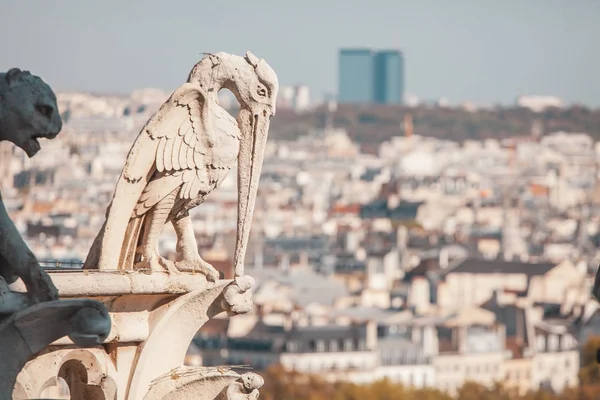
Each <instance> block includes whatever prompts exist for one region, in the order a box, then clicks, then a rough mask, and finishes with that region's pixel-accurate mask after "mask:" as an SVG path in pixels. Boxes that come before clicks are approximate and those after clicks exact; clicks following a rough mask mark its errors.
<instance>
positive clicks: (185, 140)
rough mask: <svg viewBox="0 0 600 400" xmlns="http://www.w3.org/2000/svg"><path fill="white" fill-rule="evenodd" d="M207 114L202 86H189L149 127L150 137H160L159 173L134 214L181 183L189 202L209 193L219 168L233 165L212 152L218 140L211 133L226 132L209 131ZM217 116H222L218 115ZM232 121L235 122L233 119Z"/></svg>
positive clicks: (183, 196)
mask: <svg viewBox="0 0 600 400" xmlns="http://www.w3.org/2000/svg"><path fill="white" fill-rule="evenodd" d="M207 116H208V113H207V108H206V100H205V98H204V95H203V94H202V92H201V91H200V90H199V89H190V90H189V91H188V92H187V93H185V94H183V95H181V97H180V98H179V99H177V100H175V101H174V104H173V106H172V108H171V109H170V110H169V112H168V113H167V114H166V115H164V118H163V119H162V120H160V121H157V124H156V125H155V126H154V127H153V128H152V129H148V133H149V135H150V137H151V138H152V139H154V140H157V141H158V144H157V147H156V156H155V157H156V173H155V174H154V176H153V177H152V178H151V181H150V182H149V183H148V185H147V186H146V187H145V188H144V190H143V192H142V195H141V197H140V199H139V201H138V204H137V206H136V209H135V213H134V214H135V215H138V216H141V215H143V214H144V213H146V212H147V211H148V210H149V209H150V208H152V207H153V206H154V205H156V204H157V203H158V202H160V201H161V200H162V199H163V198H165V197H166V196H167V195H169V193H171V192H172V191H173V190H175V189H177V188H178V187H179V188H180V189H179V192H178V195H177V197H178V198H179V199H183V200H187V201H188V202H189V201H191V200H192V199H194V198H196V197H197V196H198V195H201V194H206V193H208V192H209V191H210V190H212V189H213V188H214V186H215V185H216V184H217V182H218V181H219V179H221V178H222V177H223V176H224V175H223V173H222V172H217V171H216V170H219V171H222V170H229V169H230V166H229V165H225V164H224V165H220V164H221V163H222V162H219V158H218V157H215V154H214V153H213V151H214V150H213V149H214V148H216V147H217V145H218V143H215V140H216V139H215V138H214V137H213V136H212V135H214V134H216V135H219V134H222V133H224V132H221V131H222V129H217V131H216V132H212V133H211V132H208V131H207V129H206V126H207V120H206V118H207ZM214 117H215V118H219V119H221V118H220V116H219V115H215V116H214ZM231 122H232V123H233V124H236V122H235V120H233V119H232V121H231ZM221 140H222V139H221ZM174 211H175V210H174Z"/></svg>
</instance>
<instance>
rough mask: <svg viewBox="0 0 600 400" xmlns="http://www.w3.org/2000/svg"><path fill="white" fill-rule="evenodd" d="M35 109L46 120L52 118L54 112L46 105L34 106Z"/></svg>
mask: <svg viewBox="0 0 600 400" xmlns="http://www.w3.org/2000/svg"><path fill="white" fill-rule="evenodd" d="M35 109H36V110H37V112H39V113H40V114H42V115H43V116H44V117H46V118H50V117H52V113H53V112H54V109H53V108H52V107H51V106H49V105H46V104H36V105H35Z"/></svg>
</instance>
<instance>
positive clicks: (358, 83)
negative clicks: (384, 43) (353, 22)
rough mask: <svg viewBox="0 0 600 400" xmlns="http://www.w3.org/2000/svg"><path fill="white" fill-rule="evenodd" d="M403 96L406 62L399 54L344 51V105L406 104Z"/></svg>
mask: <svg viewBox="0 0 600 400" xmlns="http://www.w3.org/2000/svg"><path fill="white" fill-rule="evenodd" d="M403 94H404V59H403V56H402V53H401V52H400V51H399V50H382V51H375V50H372V49H341V50H340V53H339V91H338V101H339V102H340V103H375V104H402V100H403Z"/></svg>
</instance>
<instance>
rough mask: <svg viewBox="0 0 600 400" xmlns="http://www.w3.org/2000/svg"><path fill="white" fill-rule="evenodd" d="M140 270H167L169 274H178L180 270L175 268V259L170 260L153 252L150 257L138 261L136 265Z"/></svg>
mask: <svg viewBox="0 0 600 400" xmlns="http://www.w3.org/2000/svg"><path fill="white" fill-rule="evenodd" d="M134 268H135V269H138V270H150V271H165V270H166V271H167V272H168V273H169V274H178V273H179V270H178V269H177V268H175V264H174V263H173V261H169V260H167V259H166V258H164V257H161V256H160V255H158V254H153V255H151V256H150V257H147V258H145V259H144V260H142V261H140V262H138V263H137V264H135V266H134Z"/></svg>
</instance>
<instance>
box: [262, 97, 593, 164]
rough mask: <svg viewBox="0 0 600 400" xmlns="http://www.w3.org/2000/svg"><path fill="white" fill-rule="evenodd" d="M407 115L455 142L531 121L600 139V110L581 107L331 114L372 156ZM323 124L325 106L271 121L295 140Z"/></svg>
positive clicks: (370, 109)
mask: <svg viewBox="0 0 600 400" xmlns="http://www.w3.org/2000/svg"><path fill="white" fill-rule="evenodd" d="M405 114H410V115H411V116H412V117H413V121H414V133H416V134H419V135H423V136H432V137H438V138H444V139H450V140H457V141H463V140H466V139H488V138H495V139H504V138H508V137H514V136H525V135H529V134H530V133H531V128H532V124H533V121H539V122H541V123H542V126H543V129H544V131H545V132H546V133H551V132H557V131H565V132H587V133H589V134H590V135H591V136H592V137H593V138H594V139H596V140H599V139H600V109H596V110H590V109H588V108H586V107H581V106H572V107H569V108H562V109H559V108H548V109H546V110H545V111H543V112H541V113H534V112H533V111H531V110H528V109H526V108H520V107H503V108H500V107H496V108H494V109H488V110H476V111H467V110H464V109H462V108H442V107H435V106H418V107H414V108H409V107H402V106H383V105H370V106H369V105H349V104H346V105H343V104H342V105H340V106H339V107H338V109H337V111H336V112H335V115H334V125H335V126H336V127H339V128H344V129H346V130H347V131H348V134H349V135H350V137H351V138H352V139H353V140H355V141H356V142H358V143H360V144H361V145H362V146H363V148H364V149H365V151H370V152H374V151H377V149H378V147H379V144H380V143H381V142H383V141H385V140H389V139H390V138H391V137H393V136H398V135H402V134H403V130H402V128H401V126H402V122H403V118H404V115H405ZM326 120H327V109H326V107H320V108H317V109H316V110H314V111H312V112H309V113H303V114H295V113H293V112H291V111H287V112H286V110H278V112H277V118H273V122H272V123H271V126H272V130H273V137H275V138H277V139H295V138H297V137H298V136H299V135H303V134H306V133H308V132H310V131H311V130H312V129H314V128H322V127H323V126H324V125H325V121H326Z"/></svg>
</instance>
